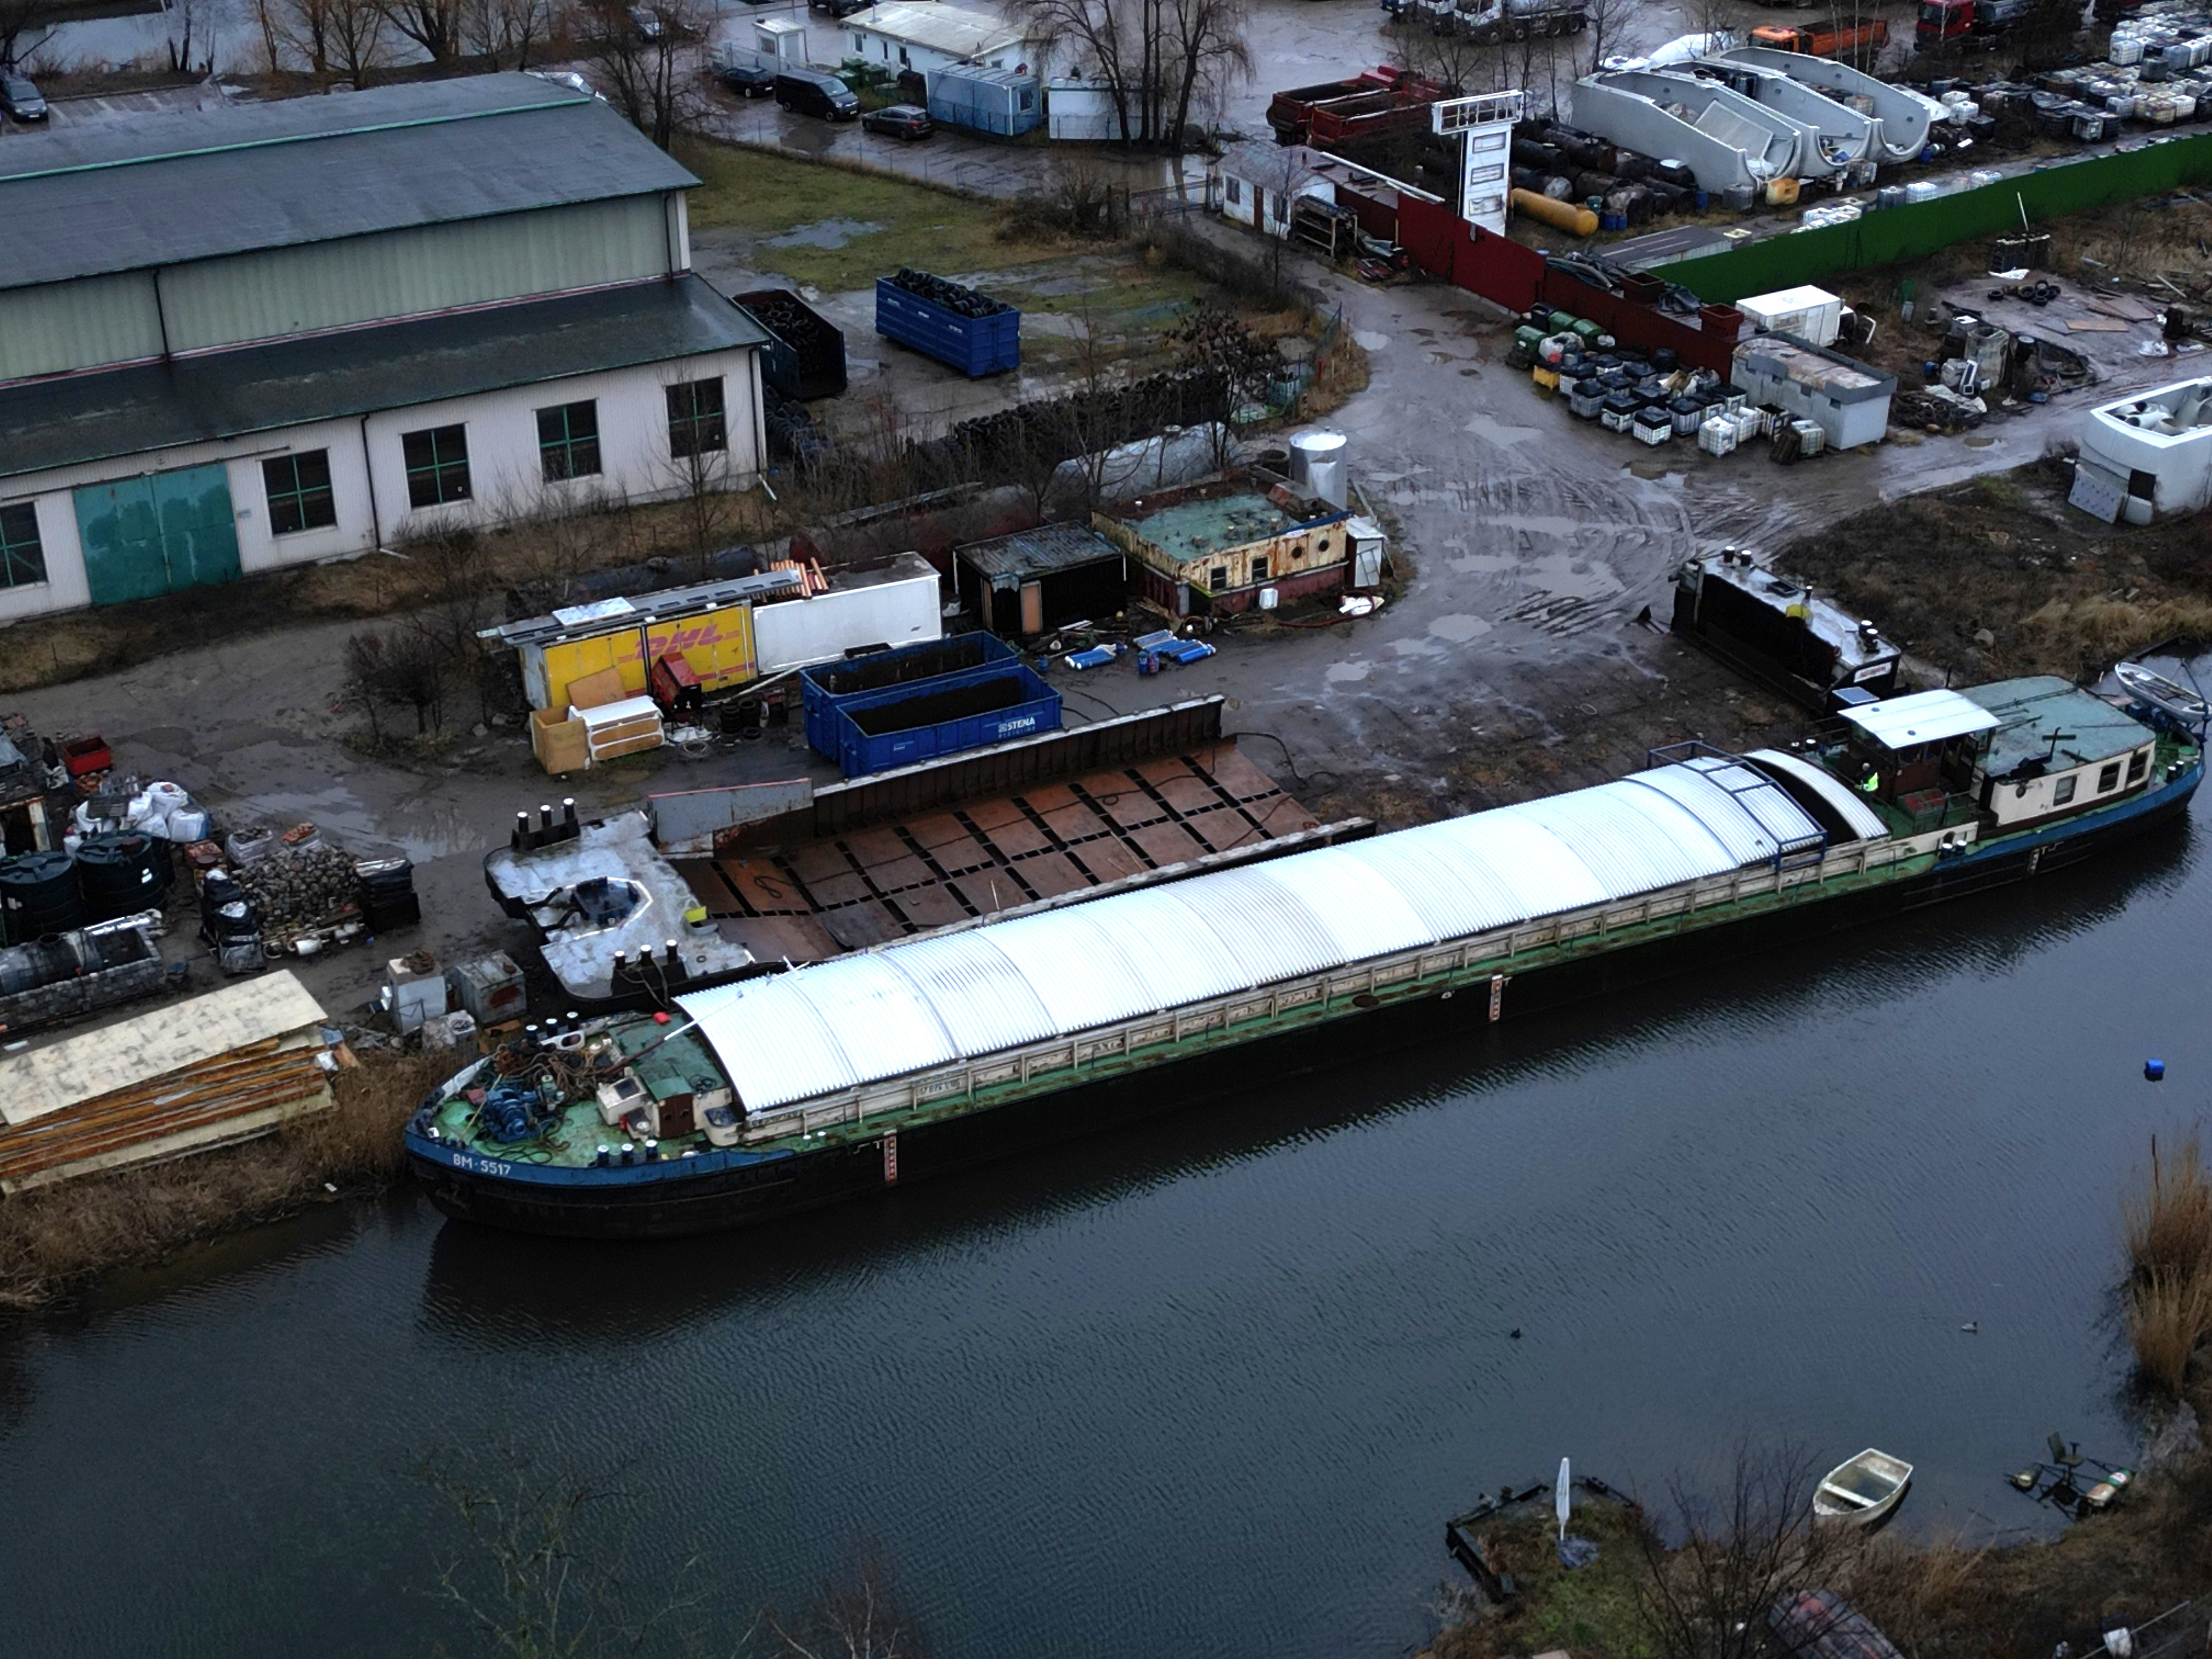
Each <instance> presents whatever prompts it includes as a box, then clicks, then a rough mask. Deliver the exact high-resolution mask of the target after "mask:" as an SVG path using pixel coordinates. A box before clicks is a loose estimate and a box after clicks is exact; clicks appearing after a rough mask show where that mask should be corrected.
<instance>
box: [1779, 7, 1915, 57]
mask: <svg viewBox="0 0 2212 1659" xmlns="http://www.w3.org/2000/svg"><path fill="white" fill-rule="evenodd" d="M1751 44H1752V45H1753V46H1771V47H1772V48H1773V49H1774V50H1775V51H1777V52H1805V53H1808V54H1809V55H1810V56H1812V57H1814V58H1843V59H1844V60H1845V61H1846V62H1849V61H1850V60H1851V59H1853V58H1871V57H1873V56H1874V55H1875V53H1876V52H1880V51H1881V49H1882V48H1883V47H1884V46H1887V45H1888V44H1889V25H1888V23H1887V22H1886V21H1883V20H1882V19H1881V18H1879V17H1877V18H1875V20H1874V21H1872V22H1870V23H1767V24H1765V25H1762V26H1761V27H1758V28H1755V29H1753V31H1752V32H1751Z"/></svg>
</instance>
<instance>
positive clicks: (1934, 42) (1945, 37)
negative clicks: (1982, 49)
mask: <svg viewBox="0 0 2212 1659" xmlns="http://www.w3.org/2000/svg"><path fill="white" fill-rule="evenodd" d="M1973 32H1974V0H1920V15H1919V21H1917V23H1915V24H1914V26H1913V37H1914V39H1915V40H1917V41H1918V43H1919V44H1920V45H1921V46H1923V47H1928V46H1948V45H1949V44H1950V43H1951V42H1953V41H1954V40H1965V39H1966V37H1967V36H1968V35H1970V34H1972V33H1973Z"/></svg>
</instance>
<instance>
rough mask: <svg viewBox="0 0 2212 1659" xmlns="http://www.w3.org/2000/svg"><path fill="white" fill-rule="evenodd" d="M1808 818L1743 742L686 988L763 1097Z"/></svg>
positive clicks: (1539, 908) (1347, 949)
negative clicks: (1535, 794) (1340, 840)
mask: <svg viewBox="0 0 2212 1659" xmlns="http://www.w3.org/2000/svg"><path fill="white" fill-rule="evenodd" d="M1724 786H1733V788H1731V787H1724ZM1819 836H1820V828H1819V826H1818V825H1817V824H1815V823H1814V822H1813V820H1812V819H1811V818H1810V817H1808V816H1807V815H1806V813H1805V811H1804V810H1803V809H1802V807H1800V806H1798V805H1797V804H1796V802H1795V801H1794V800H1792V799H1790V797H1789V795H1788V794H1787V793H1785V792H1784V791H1783V790H1782V789H1780V788H1779V787H1777V786H1776V785H1775V784H1774V782H1773V781H1771V779H1769V778H1766V777H1765V776H1763V775H1759V774H1758V773H1756V772H1754V771H1753V770H1751V769H1748V768H1746V767H1743V766H1742V765H1741V764H1740V763H1735V762H1732V761H1724V760H1709V761H1705V762H1702V763H1699V764H1695V765H1675V766H1667V767H1661V768H1658V769H1656V770H1653V771H1650V772H1643V773H1639V774H1638V775H1636V776H1635V777H1633V778H1628V779H1624V780H1622V781H1620V782H1617V783H1610V784H1606V785H1603V786H1601V787H1598V788H1595V789H1582V790H1577V791H1576V792H1574V793H1571V794H1566V795H1557V796H1553V797H1552V798H1551V799H1547V800H1541V801H1529V802H1527V803H1524V804H1522V805H1517V806H1501V807H1498V808H1496V809H1494V810H1492V811H1487V812H1477V813H1474V814H1473V815H1472V816H1470V817H1462V818H1449V819H1446V820H1445V821H1444V822H1443V823H1430V824H1424V825H1422V826H1421V827H1419V829H1401V830H1399V831H1398V832H1397V833H1396V834H1395V835H1389V836H1376V837H1375V838H1374V839H1372V840H1370V841H1364V842H1352V843H1351V844H1349V845H1346V846H1342V847H1332V848H1317V849H1316V850H1315V851H1313V852H1310V853H1297V854H1291V855H1289V856H1287V857H1284V858H1279V859H1274V860H1269V861H1268V862H1267V863H1265V864H1255V865H1248V866H1244V867H1243V868H1241V869H1236V870H1224V871H1219V872H1216V873H1214V874H1212V875H1206V876H1196V877H1193V878H1190V879H1188V880H1186V881H1179V882H1176V883H1174V884H1170V885H1169V886H1165V887H1153V888H1146V889H1143V890H1139V891H1136V892H1132V893H1124V894H1120V895H1117V896H1113V897H1109V898H1101V899H1094V900H1091V902H1087V903H1083V904H1077V905H1072V906H1069V907H1068V908H1064V909H1059V910H1047V911H1043V912H1041V913H1039V914H1037V915H1027V916H1018V917H1015V918H1012V920H1009V921H994V922H989V923H986V924H984V925H982V926H980V927H970V928H968V929H966V930H964V931H963V932H960V933H946V934H940V935H939V936H937V937H935V938H932V939H915V940H912V941H910V942H908V943H905V944H899V945H884V946H883V947H881V948H880V949H878V950H876V951H869V952H866V953H864V954H861V955H858V956H850V957H839V958H838V959H836V961H833V962H824V963H816V964H815V965H813V966H811V967H808V968H801V969H796V970H795V971H793V972H792V973H788V974H784V975H779V976H778V977H776V978H774V979H765V980H751V981H745V982H744V983H743V984H739V985H729V986H721V987H716V988H714V989H713V990H709V991H703V992H698V993H695V994H691V995H690V996H686V997H684V998H682V999H680V1000H681V1001H682V1004H683V1006H684V1012H686V1013H688V1014H690V1016H691V1017H692V1018H694V1019H696V1020H697V1021H698V1022H699V1028H700V1032H701V1034H702V1036H704V1037H705V1038H706V1040H707V1042H708V1043H709V1044H710V1045H711V1046H712V1047H713V1048H714V1054H715V1056H716V1058H717V1059H719V1060H720V1062H721V1064H722V1067H723V1069H724V1070H725V1071H726V1072H727V1073H729V1076H730V1080H731V1082H732V1084H734V1085H736V1087H737V1091H738V1098H739V1099H740V1100H741V1101H742V1102H743V1103H744V1106H745V1108H746V1109H747V1110H748V1111H751V1112H761V1111H767V1110H771V1109H775V1108H777V1107H780V1106H788V1105H791V1104H793V1103H795V1102H799V1101H805V1100H811V1099H813V1098H816V1097H821V1096H833V1095H836V1094H839V1093H841V1092H842V1091H845V1090H847V1089H850V1088H852V1087H854V1085H857V1084H864V1083H872V1082H877V1081H880V1080H881V1079H885V1078H892V1077H898V1076H901V1075H902V1074H904V1073H911V1072H917V1071H922V1070H926V1069H927V1068H929V1067H931V1066H940V1065H943V1064H945V1062H946V1061H947V1060H950V1059H951V1058H953V1057H956V1056H957V1057H958V1058H960V1059H963V1060H979V1059H981V1058H983V1057H985V1056H987V1055H989V1054H996V1053H1000V1052H1004V1051H1006V1050H1008V1049H1013V1048H1023V1047H1024V1046H1026V1045H1029V1044H1031V1043H1036V1042H1045V1041H1048V1040H1050V1039H1051V1038H1054V1037H1064V1036H1073V1035H1075V1034H1076V1033H1078V1032H1079V1031H1085V1030H1095V1029H1097V1028H1098V1027H1101V1026H1107V1025H1111V1024H1116V1023H1118V1022H1120V1021H1122V1020H1126V1019H1130V1018H1138V1017H1140V1016H1143V1015H1146V1014H1150V1013H1155V1012H1163V1011H1165V1010H1167V1009H1170V1008H1176V1007H1181V1006H1185V1005H1187V1004H1190V1003H1194V1002H1200V1001H1204V1000H1209V999H1211V998H1215V997H1220V996H1226V995H1230V994H1233V993H1235V992H1237V991H1242V990H1247V989H1250V988H1253V987H1259V986H1263V985H1270V984H1274V983H1277V982H1279V981H1285V980H1292V979H1297V978H1300V977H1303V976H1304V975H1310V974H1316V973H1322V972H1326V971H1328V970H1331V969H1339V968H1343V967H1346V966H1348V965H1350V964H1352V963H1358V962H1363V961H1367V960H1370V959H1372V958H1375V957H1385V956H1389V955H1392V954H1394V953H1395V952H1397V951H1404V950H1408V949H1413V948H1417V947H1424V946H1428V945H1443V944H1446V943H1448V942H1449V941H1451V940H1455V939H1466V938H1468V937H1471V936H1473V935H1475V934H1479V933H1488V932H1490V931H1492V929H1495V928H1498V927H1507V926H1510V925H1514V924H1516V923H1520V922H1524V921H1530V920H1533V919H1534V918H1537V917H1541V916H1546V915H1557V914H1559V913H1560V912H1563V911H1568V910H1577V909H1582V908H1586V907H1588V906H1590V905H1594V904H1601V903H1604V902H1607V901H1609V900H1619V899H1626V898H1632V897H1633V896H1636V895H1637V894H1638V893H1646V892H1650V891H1652V890H1656V889H1658V888H1662V887H1670V886H1674V885H1675V884H1679V883H1682V882H1687V881H1696V880H1701V879H1705V878H1710V877H1714V876H1721V875H1726V874H1729V873H1730V872H1734V871H1736V870H1739V869H1743V868H1746V867H1748V866H1757V865H1759V864H1763V863H1767V862H1770V861H1771V860H1772V859H1773V858H1774V856H1775V854H1776V850H1777V848H1778V846H1790V845H1795V844H1797V843H1800V842H1810V841H1814V840H1817V839H1818V838H1819Z"/></svg>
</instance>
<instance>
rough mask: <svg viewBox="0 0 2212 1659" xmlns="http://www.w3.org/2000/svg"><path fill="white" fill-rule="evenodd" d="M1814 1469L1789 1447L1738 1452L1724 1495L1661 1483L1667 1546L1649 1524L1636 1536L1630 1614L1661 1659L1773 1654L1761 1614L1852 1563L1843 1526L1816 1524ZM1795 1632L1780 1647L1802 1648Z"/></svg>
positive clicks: (1750, 1658) (1850, 1538) (1753, 1658)
mask: <svg viewBox="0 0 2212 1659" xmlns="http://www.w3.org/2000/svg"><path fill="white" fill-rule="evenodd" d="M1819 1473H1820V1465H1819V1463H1818V1462H1814V1460H1813V1459H1812V1458H1811V1457H1810V1455H1808V1454H1807V1453H1805V1452H1803V1451H1802V1450H1799V1449H1795V1448H1789V1447H1785V1448H1783V1449H1778V1450H1775V1451H1769V1452H1762V1451H1756V1450H1753V1449H1750V1448H1748V1447H1739V1448H1738V1449H1737V1451H1736V1454H1735V1460H1734V1463H1733V1466H1732V1468H1731V1470H1730V1475H1729V1486H1728V1489H1727V1491H1725V1492H1722V1493H1720V1494H1718V1495H1717V1496H1711V1495H1708V1494H1706V1493H1704V1492H1698V1491H1696V1490H1694V1489H1693V1488H1692V1487H1690V1486H1687V1485H1686V1483H1685V1482H1684V1481H1683V1480H1680V1479H1679V1478H1678V1479H1676V1480H1672V1481H1670V1482H1668V1488H1667V1490H1668V1498H1669V1499H1670V1500H1671V1502H1672V1505H1673V1509H1674V1528H1675V1529H1676V1530H1677V1531H1678V1532H1679V1534H1680V1539H1679V1541H1677V1542H1676V1543H1674V1546H1673V1547H1671V1548H1670V1547H1668V1540H1667V1539H1666V1538H1665V1537H1664V1536H1663V1535H1662V1533H1661V1532H1660V1531H1659V1530H1658V1529H1657V1528H1650V1527H1647V1528H1644V1531H1643V1532H1642V1533H1641V1534H1639V1541H1640V1543H1641V1547H1642V1561H1641V1565H1642V1567H1643V1571H1642V1572H1641V1573H1640V1574H1639V1575H1638V1579H1637V1585H1636V1595H1637V1605H1638V1611H1639V1612H1640V1613H1642V1615H1643V1618H1644V1626H1645V1628H1646V1629H1648V1630H1649V1631H1650V1632H1651V1636H1652V1639H1653V1642H1654V1644H1655V1645H1656V1648H1657V1650H1658V1652H1659V1654H1660V1655H1661V1656H1662V1659H1759V1656H1760V1655H1764V1654H1767V1653H1771V1652H1773V1651H1774V1650H1775V1646H1774V1644H1775V1639H1776V1638H1775V1636H1774V1634H1773V1633H1772V1632H1770V1631H1769V1629H1768V1627H1767V1613H1768V1610H1769V1609H1770V1608H1771V1607H1773V1606H1774V1605H1775V1604H1776V1602H1777V1601H1780V1600H1782V1599H1783V1598H1784V1595H1787V1594H1790V1593H1794V1592H1796V1591H1798V1590H1804V1589H1820V1588H1824V1587H1825V1586H1826V1583H1828V1581H1829V1580H1831V1579H1832V1578H1833V1577H1836V1576H1837V1575H1838V1574H1839V1573H1841V1572H1842V1571H1844V1570H1845V1569H1846V1568H1848V1567H1849V1565H1850V1564H1851V1562H1852V1560H1853V1559H1855V1556H1856V1554H1857V1545H1858V1539H1857V1534H1854V1533H1853V1532H1852V1531H1851V1530H1850V1528H1838V1527H1823V1526H1816V1525H1815V1524H1814V1520H1813V1508H1812V1492H1813V1488H1814V1482H1815V1479H1816V1477H1817V1476H1818V1474H1819ZM1824 1633H1825V1632H1808V1633H1801V1638H1800V1640H1799V1641H1798V1642H1797V1643H1796V1644H1785V1645H1784V1648H1783V1651H1785V1652H1796V1651H1800V1650H1802V1646H1803V1637H1804V1635H1807V1634H1809V1635H1810V1636H1811V1637H1812V1638H1813V1639H1814V1640H1817V1639H1818V1637H1819V1636H1820V1634H1824Z"/></svg>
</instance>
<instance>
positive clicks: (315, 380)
mask: <svg viewBox="0 0 2212 1659" xmlns="http://www.w3.org/2000/svg"><path fill="white" fill-rule="evenodd" d="M766 339H767V336H766V335H764V334H763V333H762V332H761V330H760V326H759V325H758V324H757V323H755V322H754V321H753V320H752V319H751V318H750V317H748V316H746V315H745V313H744V312H742V311H740V310H738V307H736V306H734V305H732V304H731V303H730V301H727V300H726V299H724V298H723V297H722V296H721V295H719V294H717V293H716V292H714V289H712V288H710V287H708V284H707V283H706V282H705V281H704V280H703V279H702V278H701V277H698V276H682V277H679V278H677V279H675V280H673V281H670V280H665V279H663V280H657V281H654V282H650V283H632V284H630V285H629V286H627V287H623V288H615V289H601V290H599V291H598V292H595V293H591V294H574V295H565V296H563V297H562V298H559V299H554V300H534V301H526V302H524V303H521V304H517V305H505V306H495V307H487V308H484V309H481V310H475V311H464V312H457V313H450V314H448V315H446V316H442V317H432V318H426V319H420V320H417V321H413V322H404V323H386V324H384V325H381V326H380V327H376V328H362V329H348V330H343V331H338V332H337V333H331V334H320V335H312V336H308V337H304V338H300V339H293V340H285V341H282V342H279V343H276V344H274V345H265V346H248V347H245V348H242V349H238V350H234V351H216V352H209V353H206V354H205V355H204V356H192V357H179V358H177V359H175V360H173V361H172V362H166V363H143V364H139V365H137V366H134V367H132V368H116V369H106V370H103V371H101V372H100V373H99V374H72V375H62V376H58V377H57V378H55V379H52V380H32V381H27V382H23V383H21V384H18V385H15V386H8V387H4V388H0V477H7V476H9V475H19V474H21V473H26V472H36V471H44V470H45V469H46V468H49V467H57V466H70V465H76V464H79V463H82V462H86V461H97V460H104V459H108V458H109V457H112V456H117V455H137V454H143V453H147V452H149V451H152V450H160V449H166V448H170V447H174V446H176V445H179V444H188V443H197V442H202V441H207V440H210V439H216V438H231V437H236V436H239V435H241V434H244V433H249V432H269V431H274V430H276V429H277V428H282V427H289V426H299V425H302V424H304V423H305V422H309V421H325V420H333V419H339V418H345V417H350V416H360V415H368V414H374V412H376V411H377V410H384V409H403V408H405V407H407V406H409V405H410V404H427V403H435V402H437V401H439V400H441V399H442V398H461V397H468V396H471V395H473V394H475V393H477V392H495V391H498V390H500V389H501V388H502V387H506V386H531V385H535V384H537V383H538V382H541V381H545V380H559V379H562V378H563V377H565V376H568V375H572V374H595V373H598V372H600V371H602V370H605V369H611V368H631V367H634V366H635V365H638V364H641V363H655V362H668V361H670V360H671V359H674V358H679V357H688V356H696V355H697V354H699V353H701V352H707V351H722V350H727V349H732V348H735V347H740V346H758V345H760V344H762V343H763V342H764V341H765V340H766Z"/></svg>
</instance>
